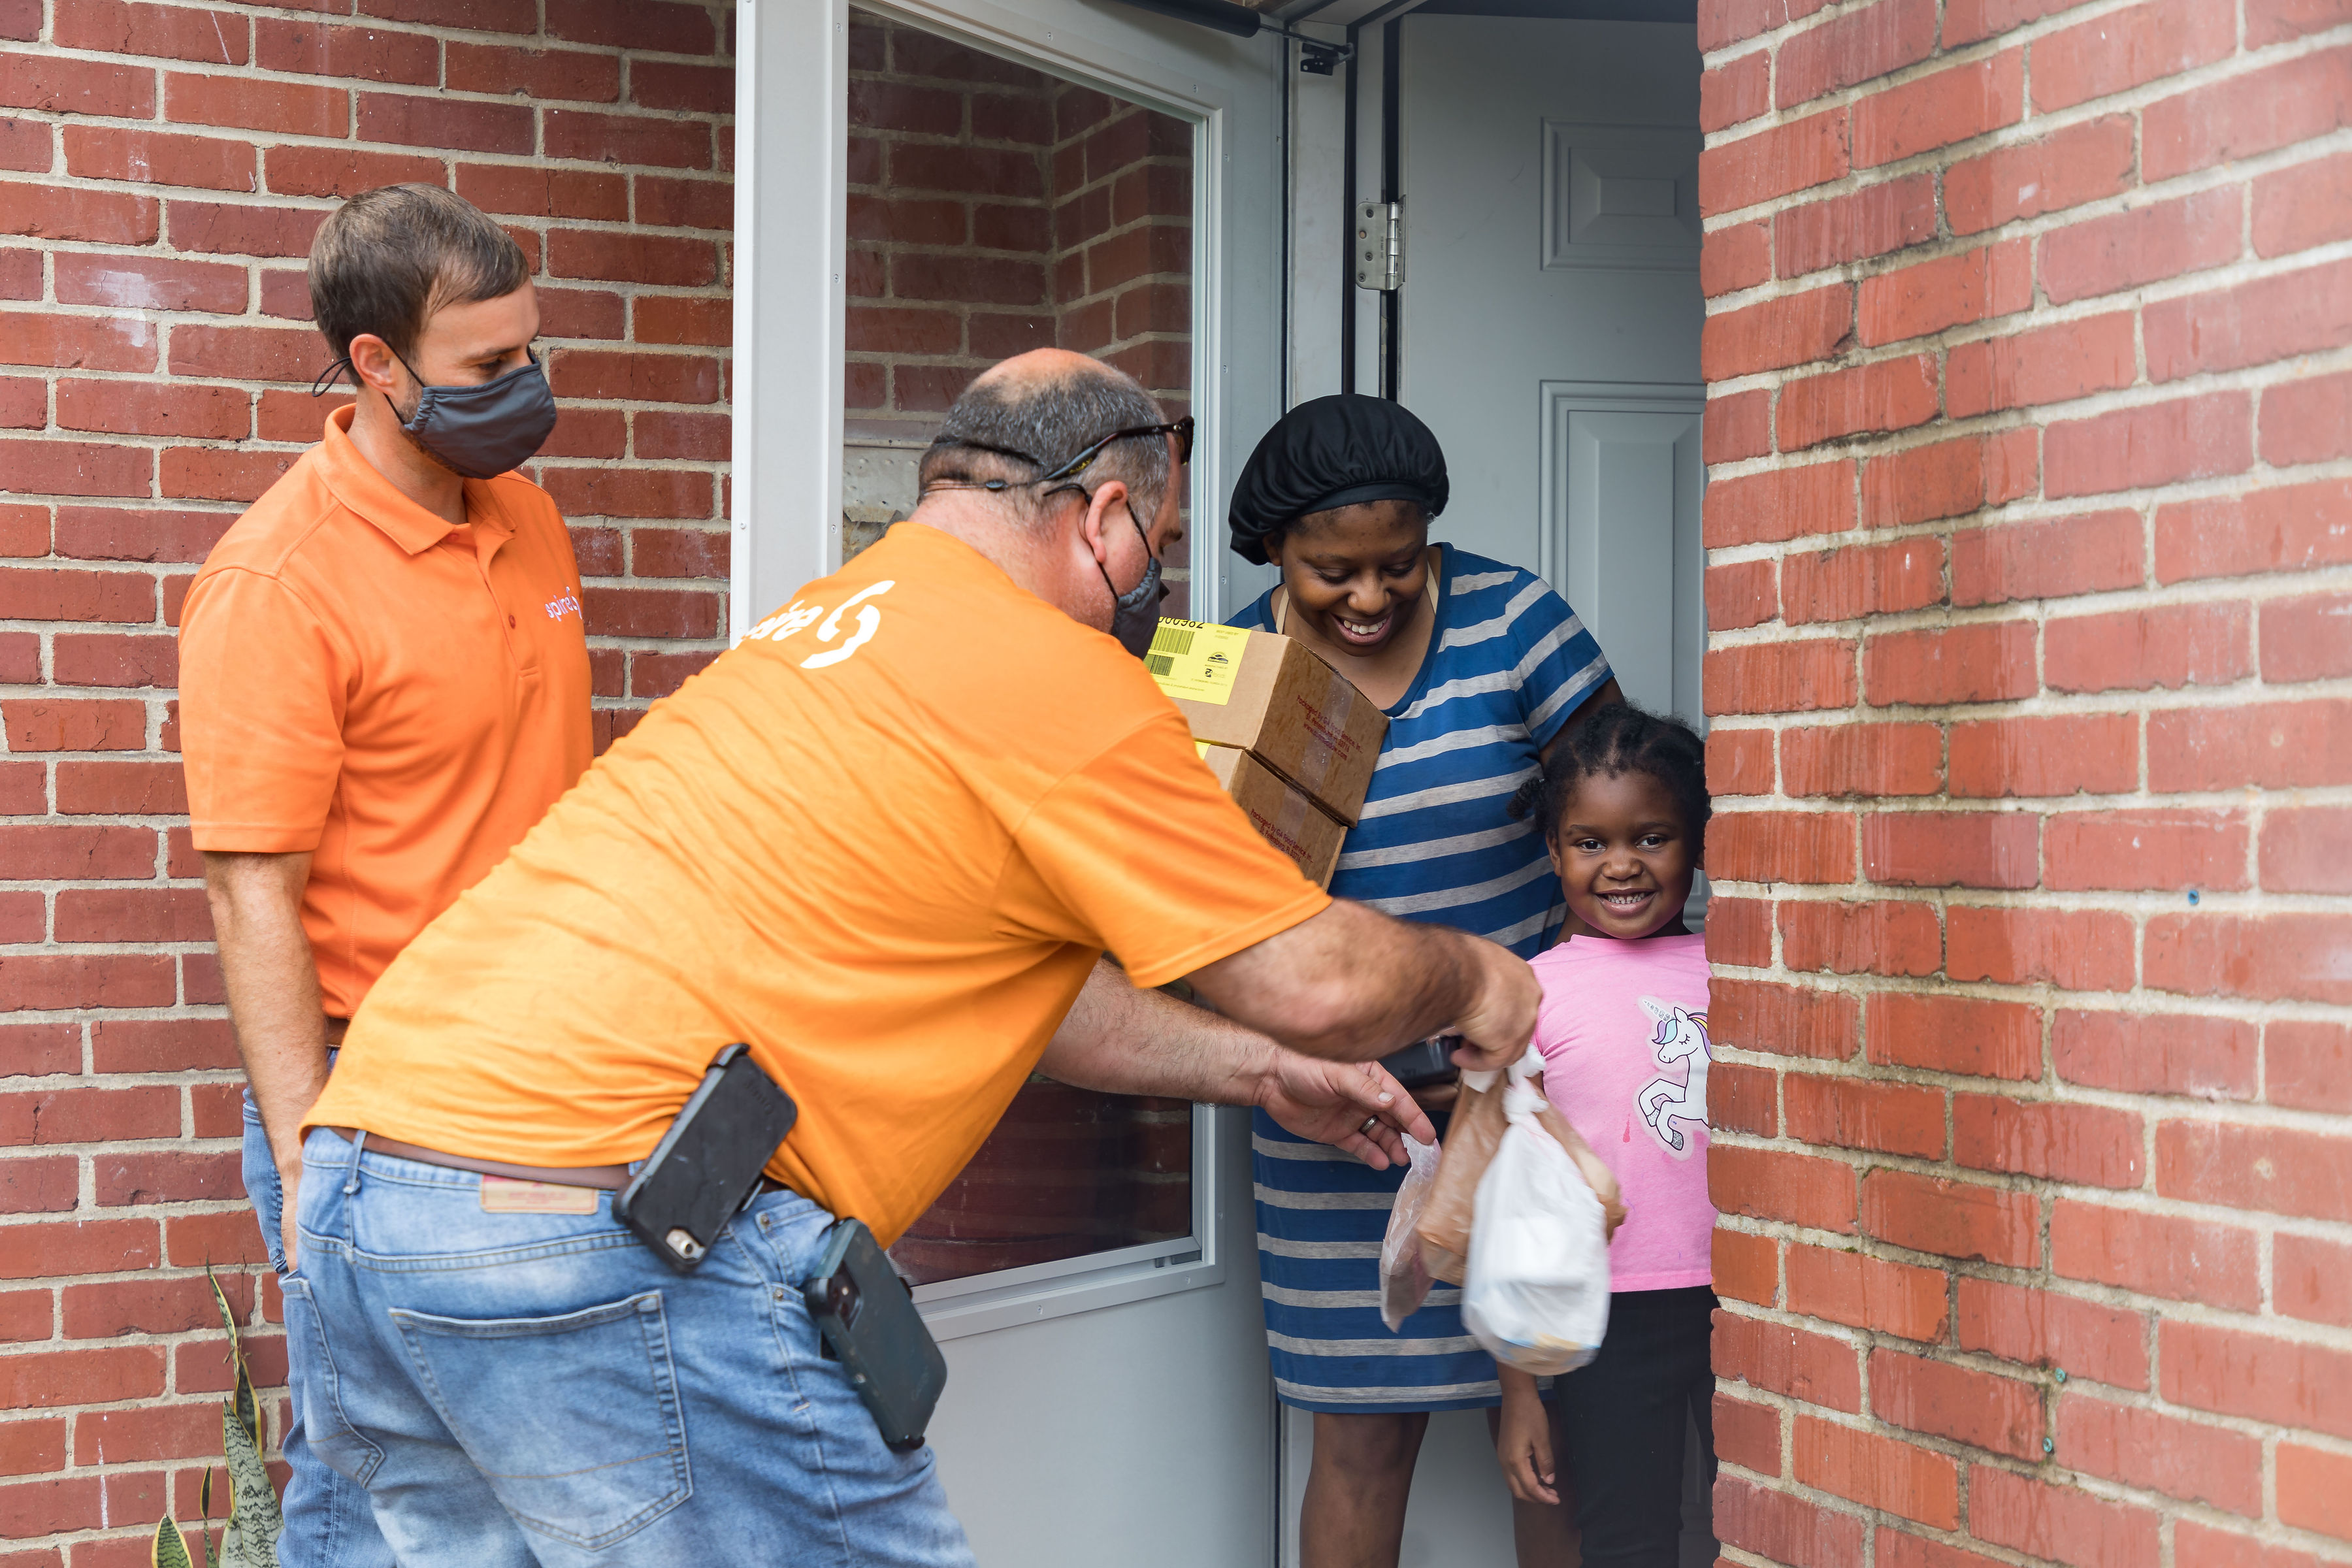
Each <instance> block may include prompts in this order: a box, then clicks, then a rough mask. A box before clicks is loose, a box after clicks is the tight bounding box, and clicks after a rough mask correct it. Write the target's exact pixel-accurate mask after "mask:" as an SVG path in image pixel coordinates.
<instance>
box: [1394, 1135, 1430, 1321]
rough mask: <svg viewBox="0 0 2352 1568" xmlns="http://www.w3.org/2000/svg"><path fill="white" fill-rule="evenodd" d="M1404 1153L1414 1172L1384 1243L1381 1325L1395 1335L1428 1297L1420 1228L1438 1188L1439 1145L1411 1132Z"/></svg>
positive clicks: (1398, 1201) (1400, 1193) (1400, 1195)
mask: <svg viewBox="0 0 2352 1568" xmlns="http://www.w3.org/2000/svg"><path fill="white" fill-rule="evenodd" d="M1404 1150H1405V1152H1406V1153H1408V1154H1410V1155H1412V1169H1411V1170H1409V1171H1407V1172H1406V1173H1405V1175H1404V1184H1403V1185H1402V1186H1401V1187H1399V1188H1398V1189H1397V1195H1396V1207H1394V1208H1392V1209H1391V1210H1390V1211H1389V1233H1388V1235H1387V1237H1384V1238H1383V1239H1382V1240H1381V1322H1383V1323H1386V1324H1387V1325H1388V1326H1389V1332H1391V1333H1392V1334H1393V1333H1395V1332H1397V1331H1398V1330H1399V1329H1400V1328H1401V1327H1402V1325H1403V1323H1404V1321H1405V1320H1406V1319H1407V1318H1410V1317H1412V1315H1413V1314H1414V1313H1415V1312H1418V1311H1420V1310H1421V1304H1422V1302H1423V1301H1424V1300H1427V1299H1428V1297H1429V1284H1430V1279H1429V1265H1428V1264H1426V1263H1424V1262H1423V1261H1422V1256H1421V1237H1420V1234H1419V1226H1420V1225H1421V1213H1422V1210H1423V1208H1425V1207H1427V1206H1428V1204H1429V1194H1430V1193H1431V1192H1432V1191H1433V1189H1434V1188H1435V1187H1436V1185H1437V1157H1438V1148H1437V1145H1436V1144H1434V1143H1423V1142H1421V1141H1420V1140H1419V1139H1417V1138H1415V1137H1414V1136H1413V1135H1412V1133H1410V1132H1408V1133H1406V1134H1404Z"/></svg>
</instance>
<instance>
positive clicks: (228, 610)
mask: <svg viewBox="0 0 2352 1568" xmlns="http://www.w3.org/2000/svg"><path fill="white" fill-rule="evenodd" d="M528 273H529V268H528V266H527V265H526V263H525V261H524V259H523V256H522V253H521V251H520V249H519V248H518V247H516V245H515V243H514V241H513V240H512V239H510V238H509V237H508V236H507V235H506V234H505V233H504V232H503V231H502V230H500V229H499V226H497V225H496V224H494V223H492V222H491V221H490V220H489V219H488V217H486V216H483V215H482V214H481V213H480V212H478V211H477V210H476V209H475V208H474V207H473V206H472V205H470V204H468V203H467V202H465V201H464V200H462V199H461V198H459V197H457V196H456V195H451V194H450V193H448V192H446V191H444V190H439V189H435V188H432V187H428V186H393V187H389V188H386V189H383V190H377V191H371V192H368V193H366V194H364V195H359V196H355V197H353V198H352V200H351V201H349V202H347V203H345V204H344V205H343V206H342V207H341V208H340V209H338V210H337V211H336V213H335V214H334V215H333V216H331V217H330V218H329V219H328V220H327V222H326V224H325V225H324V226H322V227H321V228H320V231H319V236H318V239H317V242H316V244H315V245H314V246H313V247H312V249H311V253H310V297H311V301H312V306H313V309H314V310H315V311H316V313H317V319H318V322H319V327H320V331H322V332H323V333H324V334H325V336H326V339H327V342H328V345H329V347H330V349H331V351H332V352H333V353H334V354H335V356H336V363H337V368H338V369H341V368H345V367H348V369H349V370H350V372H351V374H352V379H353V380H354V381H355V382H356V383H357V384H358V386H359V395H358V400H357V402H356V403H355V404H354V405H352V406H350V407H345V408H338V409H336V410H335V411H334V412H333V414H332V415H331V416H329V418H328V420H327V424H326V430H325V435H324V438H323V439H322V440H321V442H320V445H318V446H316V447H312V448H311V449H310V451H308V452H306V453H304V454H303V456H302V458H301V459H300V460H299V462H297V463H296V464H295V465H294V467H293V468H291V469H290V470H289V471H288V472H287V474H286V476H285V477H284V478H283V479H279V480H278V483H277V484H275V485H273V486H271V487H270V489H269V490H268V493H267V494H265V495H264V496H263V497H262V498H261V499H260V500H258V501H257V502H255V503H254V506H253V508H252V509H251V510H248V511H247V513H246V514H245V515H244V516H243V517H242V518H240V519H238V520H237V521H236V524H235V525H234V526H232V527H231V528H230V529H229V531H228V532H227V533H226V535H224V536H223V538H222V539H221V542H220V543H219V544H218V545H216V546H215V548H214V550H213V552H212V555H211V556H210V558H209V559H207V560H206V561H205V567H204V570H203V571H202V572H201V573H199V574H197V577H196V580H195V583H194V584H193V585H192V586H191V587H190V589H189V592H188V598H187V605H186V608H185V610H184V613H183V615H182V618H181V632H180V647H181V657H180V668H181V681H180V721H181V734H182V746H183V751H184V758H185V763H186V773H187V782H188V803H189V816H190V818H191V820H192V823H193V826H194V840H195V846H196V847H197V848H198V849H200V850H202V851H204V855H205V889H206V891H207V893H208V895H209V898H210V902H211V906H212V914H213V926H214V931H215V934H216V935H217V937H218V940H219V943H220V956H221V968H222V973H223V977H224V979H225V981H226V984H227V990H228V1001H229V1016H230V1019H231V1020H232V1022H233V1023H234V1025H235V1027H236V1038H237V1047H238V1050H239V1052H240V1054H241V1055H242V1056H243V1057H244V1059H245V1067H246V1076H247V1085H248V1087H247V1095H246V1102H245V1177H246V1190H247V1194H249V1195H250V1196H251V1198H252V1200H253V1204H254V1207H255V1211H256V1214H257V1216H258V1218H259V1220H260V1222H261V1230H262V1237H263V1240H264V1242H265V1244H266V1246H267V1247H268V1253H269V1260H270V1263H271V1265H272V1266H273V1267H274V1268H277V1269H278V1271H279V1272H280V1273H281V1274H283V1273H285V1272H287V1271H288V1270H289V1269H290V1268H292V1266H293V1264H294V1262H295V1247H294V1245H293V1237H292V1234H291V1227H290V1226H284V1225H283V1223H282V1220H281V1213H280V1210H281V1206H282V1207H283V1209H284V1211H285V1213H286V1214H287V1215H290V1213H291V1211H292V1207H293V1200H294V1198H295V1195H296V1185H297V1183H298V1181H299V1176H300V1173H301V1166H300V1163H299V1152H300V1149H301V1140H300V1138H299V1135H298V1131H297V1130H298V1126H299V1120H300V1117H301V1113H302V1111H303V1110H305V1109H306V1108H307V1107H308V1106H309V1105H310V1102H311V1101H312V1100H315V1099H317V1098H318V1094H319V1090H320V1087H321V1086H322V1085H324V1084H325V1082H326V1081H327V1073H328V1066H329V1061H330V1052H331V1049H332V1047H334V1046H336V1045H337V1044H339V1043H340V1041H341V1035H342V1030H343V1027H344V1025H345V1022H346V1021H347V1020H348V1019H349V1018H350V1017H351V1016H352V1013H353V1012H354V1011H355V1010H356V1009H357V1008H358V1006H359V1005H360V1002H361V999H362V998H363V997H364V996H365V995H366V994H367V993H368V989H369V987H370V986H371V985H373V984H374V982H375V979H376V977H377V976H378V975H379V974H381V973H383V969H384V966H385V965H386V964H388V963H391V962H392V960H393V958H394V955H395V954H397V953H398V952H400V950H401V949H402V948H403V947H404V946H406V945H407V943H408V941H409V939H410V938H411V937H413V936H415V934H416V932H417V931H420V930H421V929H423V927H424V926H425V922H426V921H430V920H431V919H432V918H433V917H434V916H435V915H436V914H438V913H440V912H441V910H444V909H445V908H446V907H447V906H448V905H449V903H450V902H451V901H452V900H455V899H456V898H457V895H458V894H459V893H460V892H462V891H464V890H465V889H466V888H467V887H468V886H469V885H471V884H472V883H474V882H475V881H478V879H480V878H481V876H482V874H483V873H484V872H486V871H488V869H489V868H490V867H491V866H492V865H494V864H496V863H497V861H498V860H499V858H500V857H502V856H503V855H505V854H506V852H507V851H508V850H509V848H511V847H513V846H514V843H515V841H516V840H517V839H519V838H520V837H522V835H523V832H524V830H525V829H527V828H528V827H530V825H531V824H532V823H533V822H535V821H537V820H538V819H539V816H540V815H541V813H542V812H544V811H545V810H546V809H547V807H548V805H550V804H551V802H553V801H554V799H555V798H556V796H558V795H562V793H563V791H564V790H566V789H568V788H569V787H571V784H572V781H573V780H574V779H576V778H578V777H579V776H580V772H581V770H582V769H583V768H584V767H585V766H587V763H588V759H589V754H590V750H591V748H590V743H589V700H588V693H589V677H588V655H587V646H586V642H585V640H584V638H583V634H582V628H581V615H580V589H579V583H580V577H579V571H578V568H577V567H576V565H575V564H574V563H573V561H572V542H571V538H570V536H569V534H568V533H567V532H566V531H565V529H564V526H563V520H562V517H560V516H558V515H557V513H556V510H555V505H554V503H553V502H552V501H551V500H549V499H548V497H547V494H546V492H544V491H543V490H541V489H540V488H539V487H538V486H536V485H534V484H531V483H530V481H529V480H527V479H522V478H521V477H520V475H517V474H514V473H511V472H509V471H508V470H509V469H511V468H514V467H515V466H516V465H517V464H519V463H520V462H522V461H523V460H525V459H527V458H530V456H531V455H532V454H533V453H535V452H536V451H537V450H538V449H539V447H540V445H541V442H542V441H544V440H545V438H546V436H547V433H548V431H549V429H550V428H551V426H552V425H553V423H554V405H553V402H552V400H551V398H550V397H549V396H548V393H547V383H546V380H545V378H544V377H543V376H542V375H541V374H540V370H539V367H538V365H537V364H536V363H534V362H533V361H532V359H531V358H530V342H531V340H532V338H533V337H534V336H535V335H536V334H537V332H538V331H539V308H538V305H537V303H536V302H535V301H534V300H533V298H532V293H531V286H530V279H529V277H528ZM281 1185H282V1194H283V1195H282V1197H281ZM281 1238H282V1245H281ZM287 1349H288V1354H289V1359H290V1360H291V1361H292V1362H293V1363H294V1364H295V1366H296V1367H297V1369H298V1370H297V1372H296V1373H295V1374H294V1377H293V1382H294V1383H295V1384H297V1385H298V1386H299V1384H301V1383H302V1382H303V1378H302V1376H301V1374H300V1372H299V1368H300V1366H301V1365H302V1363H303V1362H304V1360H305V1358H306V1357H308V1356H310V1354H312V1353H313V1347H312V1346H311V1345H310V1344H309V1343H307V1342H304V1341H303V1340H302V1339H300V1338H299V1337H295V1338H292V1339H291V1340H290V1341H289V1344H288V1347H287ZM319 1431H320V1423H319V1421H318V1419H317V1417H316V1416H315V1415H313V1414H312V1413H310V1411H308V1410H306V1408H305V1405H304V1403H303V1401H302V1399H301V1398H300V1396H299V1394H298V1395H297V1397H296V1399H295V1402H294V1406H293V1415H292V1418H291V1419H290V1420H289V1422H288V1425H287V1429H286V1432H285V1435H284V1448H285V1454H286V1458H287V1461H288V1464H289V1467H290V1468H291V1470H292V1477H291V1479H290V1480H289V1484H288V1487H287V1494H286V1504H285V1511H286V1521H287V1531H286V1534H285V1536H284V1538H283V1539H282V1541H281V1542H280V1543H279V1547H278V1552H279V1557H280V1561H282V1562H284V1563H287V1564H288V1565H289V1568H316V1565H321V1564H331V1565H335V1568H362V1565H364V1568H374V1565H376V1564H388V1563H392V1562H393V1561H394V1558H393V1553H392V1551H391V1549H390V1547H388V1546H387V1545H386V1544H385V1542H384V1540H383V1534H382V1532H381V1531H379V1530H378V1529H377V1527H376V1524H375V1521H374V1517H373V1511H372V1510H371V1509H370V1508H369V1506H368V1502H367V1498H366V1494H365V1493H364V1492H363V1491H362V1489H360V1488H359V1487H358V1486H357V1485H356V1484H355V1483H353V1482H352V1481H351V1480H350V1479H347V1478H345V1477H344V1476H342V1475H341V1474H340V1473H338V1472H337V1471H336V1470H334V1469H331V1468H328V1466H327V1465H325V1464H323V1463H321V1462H320V1459H321V1455H320V1452H319V1451H317V1449H316V1448H315V1447H314V1445H313V1442H312V1440H311V1439H312V1438H313V1437H315V1436H317V1435H318V1434H319ZM328 1436H329V1438H330V1439H331V1433H330V1434H328ZM412 1561H414V1560H413V1559H412Z"/></svg>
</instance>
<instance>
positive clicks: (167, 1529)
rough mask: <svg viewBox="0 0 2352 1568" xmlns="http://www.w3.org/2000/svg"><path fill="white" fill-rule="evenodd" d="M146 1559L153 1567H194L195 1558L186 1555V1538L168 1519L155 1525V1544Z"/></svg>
mask: <svg viewBox="0 0 2352 1568" xmlns="http://www.w3.org/2000/svg"><path fill="white" fill-rule="evenodd" d="M147 1560H148V1562H150V1563H153V1564H154V1568H196V1565H195V1560H194V1558H192V1557H190V1556H189V1555H188V1538H187V1537H186V1536H184V1535H182V1534H181V1533H180V1527H179V1526H178V1525H177V1524H175V1523H173V1521H171V1520H169V1519H166V1520H164V1521H163V1523H161V1524H159V1525H157V1526H156V1527H155V1544H154V1547H153V1549H152V1551H150V1552H148V1555H147Z"/></svg>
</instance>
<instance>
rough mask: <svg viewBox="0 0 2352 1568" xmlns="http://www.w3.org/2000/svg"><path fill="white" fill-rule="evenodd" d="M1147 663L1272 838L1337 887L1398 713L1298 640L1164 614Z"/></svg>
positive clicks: (1310, 872) (1205, 755) (1222, 778)
mask: <svg viewBox="0 0 2352 1568" xmlns="http://www.w3.org/2000/svg"><path fill="white" fill-rule="evenodd" d="M1145 663H1146V664H1147V665H1148V666H1149V667H1150V670H1151V674H1152V678H1153V679H1156V680H1157V681H1159V682H1160V689H1161V690H1162V691H1165V692H1166V693H1168V695H1169V696H1170V697H1171V699H1173V700H1174V701H1175V703H1176V706H1177V708H1178V709H1180V710H1181V711H1182V712H1183V715H1184V719H1185V721H1186V722H1187V723H1188V724H1190V725H1191V726H1192V739H1193V741H1194V742H1196V743H1197V744H1198V746H1199V747H1200V751H1201V755H1202V760H1203V761H1204V762H1206V763H1208V764H1209V771H1210V772H1212V773H1215V774H1216V776H1217V781H1218V782H1219V783H1220V784H1223V785H1224V786H1225V789H1226V792H1227V793H1228V794H1230V795H1232V796H1233V797H1234V800H1236V801H1237V802H1239V803H1240V804H1241V807H1242V809H1243V810H1244V812H1247V813H1248V814H1249V818H1250V821H1251V823H1252V824H1253V825H1255V826H1256V828H1257V830H1258V831H1259V832H1260V833H1262V834H1264V835H1265V837H1266V839H1267V841H1268V842H1270V843H1272V844H1273V845H1274V846H1275V847H1276V848H1279V849H1280V850H1282V851H1283V853H1285V854H1286V855H1288V856H1289V857H1290V858H1292V859H1293V860H1296V861H1297V862H1298V868H1299V869H1300V870H1301V871H1303V872H1304V873H1306V875H1307V877H1309V878H1311V879H1314V880H1315V881H1316V882H1317V883H1318V884H1321V885H1323V886H1326V887H1328V886H1329V885H1330V881H1331V873H1332V871H1333V869H1334V868H1336V867H1337V865H1338V863H1339V843H1340V840H1342V839H1343V838H1345V837H1347V831H1348V829H1349V827H1351V826H1354V825H1355V823H1356V821H1357V819H1358V817H1359V816H1360V815H1361V813H1362V811H1363V806H1364V794H1365V792H1366V791H1367V790H1369V789H1370V787H1371V783H1372V769H1373V767H1374V766H1375V765H1376V764H1377V763H1379V761H1380V755H1381V738H1382V737H1383V736H1385V735H1386V734H1387V733H1388V728H1389V721H1388V715H1387V714H1385V713H1382V712H1381V710H1380V709H1379V708H1378V707H1376V706H1374V705H1373V703H1372V700H1370V698H1368V697H1366V696H1364V695H1363V693H1361V692H1360V691H1358V690H1357V689H1356V688H1355V686H1354V685H1353V683H1351V682H1350V681H1349V679H1348V678H1347V677H1346V676H1344V675H1341V674H1340V673H1339V671H1338V670H1336V669H1333V668H1331V667H1330V666H1329V665H1328V664H1326V663H1324V662H1323V661H1322V660H1321V659H1319V658H1317V657H1316V656H1315V655H1314V654H1312V653H1309V652H1308V651H1307V648H1306V647H1305V646H1304V645H1302V644H1300V643H1298V642H1297V641H1296V640H1294V639H1292V638H1290V637H1280V636H1277V635H1276V634H1275V633H1273V632H1257V631H1249V630H1246V629H1244V628H1243V627H1240V626H1211V625H1208V624H1206V623H1203V622H1200V621H1162V622H1160V632H1159V635H1158V636H1157V637H1154V638H1153V639H1152V642H1151V651H1150V654H1149V655H1148V656H1147V658H1146V659H1145Z"/></svg>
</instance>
